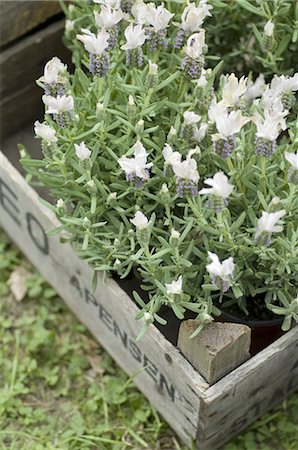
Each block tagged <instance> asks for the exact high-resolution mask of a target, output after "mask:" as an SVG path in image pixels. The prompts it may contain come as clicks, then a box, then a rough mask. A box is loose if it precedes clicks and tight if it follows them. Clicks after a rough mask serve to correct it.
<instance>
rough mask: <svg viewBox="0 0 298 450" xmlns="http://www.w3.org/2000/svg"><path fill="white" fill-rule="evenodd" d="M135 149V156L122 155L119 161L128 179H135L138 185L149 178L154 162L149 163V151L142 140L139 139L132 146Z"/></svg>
mask: <svg viewBox="0 0 298 450" xmlns="http://www.w3.org/2000/svg"><path fill="white" fill-rule="evenodd" d="M132 148H133V150H134V158H128V157H127V156H121V158H119V159H118V163H119V165H120V167H121V169H122V170H124V172H125V175H126V179H127V181H132V180H134V181H135V182H136V186H137V187H141V186H142V185H143V181H145V180H148V178H149V176H150V175H149V169H150V168H151V167H152V166H153V163H147V156H148V153H147V152H146V149H145V147H144V146H143V144H142V143H141V142H140V141H137V142H136V143H135V144H134V146H133V147H132Z"/></svg>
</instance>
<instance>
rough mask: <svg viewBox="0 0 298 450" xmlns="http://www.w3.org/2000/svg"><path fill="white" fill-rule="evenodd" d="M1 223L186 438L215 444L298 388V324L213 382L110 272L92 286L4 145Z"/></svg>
mask: <svg viewBox="0 0 298 450" xmlns="http://www.w3.org/2000/svg"><path fill="white" fill-rule="evenodd" d="M0 224H1V225H2V226H3V228H4V230H5V231H6V232H7V233H8V235H10V237H11V238H12V240H13V241H14V242H15V243H16V245H18V246H19V247H20V249H21V250H22V251H23V252H24V254H25V255H26V256H27V257H28V259H29V260H30V261H31V262H32V263H33V265H35V267H37V268H38V270H39V271H40V272H41V274H42V275H43V276H44V277H45V279H46V280H48V282H49V283H50V284H51V285H52V286H53V287H54V288H55V289H56V290H57V291H58V293H59V294H60V295H61V297H62V298H63V299H64V301H65V303H66V304H67V305H68V306H69V308H70V309H71V310H72V311H73V313H74V314H75V315H76V316H77V317H78V318H79V320H80V321H81V322H83V323H84V324H85V325H86V327H87V328H88V329H89V330H90V331H91V332H92V334H93V335H94V336H95V338H96V339H97V340H98V341H99V342H100V344H101V345H102V346H103V347H104V348H105V349H106V350H107V351H108V352H109V353H110V354H111V356H112V357H113V358H114V359H115V360H116V362H117V363H118V364H119V365H120V366H121V367H122V368H123V369H124V370H125V371H126V372H127V373H128V374H129V375H134V382H135V384H136V385H137V386H138V387H139V389H140V390H141V391H142V392H143V393H144V394H145V396H146V397H147V398H148V399H149V400H150V402H151V403H152V404H153V405H154V406H155V407H156V409H157V410H158V411H159V412H160V413H161V415H162V416H163V417H164V418H165V420H166V421H167V422H168V423H169V424H170V425H171V426H172V428H173V429H174V430H175V431H176V432H177V434H178V435H179V436H180V437H181V439H182V440H183V441H184V442H185V443H187V444H189V445H190V444H191V441H192V440H195V441H196V443H197V447H198V448H199V449H205V450H207V449H208V450H215V449H217V448H219V447H220V446H222V445H223V444H224V443H226V442H227V441H229V440H230V439H231V438H232V437H233V436H234V435H236V434H237V433H239V432H240V431H241V430H243V429H244V428H245V427H246V426H247V425H248V424H250V423H251V422H252V421H254V420H255V419H256V418H258V417H259V416H261V415H262V414H264V413H265V412H266V411H268V410H269V409H271V408H272V407H273V406H275V405H277V404H278V403H280V402H281V401H282V400H284V399H285V398H286V397H287V396H288V395H289V394H290V393H291V392H293V391H295V390H296V389H297V388H298V327H295V328H294V329H292V330H291V331H289V332H288V333H286V334H285V335H284V336H283V337H281V338H280V339H278V340H277V341H276V342H275V343H273V344H271V345H270V346H269V347H267V348H266V349H265V350H263V351H262V352H260V353H259V354H257V355H256V356H254V357H253V358H251V359H250V360H248V361H246V362H245V363H244V364H242V365H241V366H240V367H238V368H237V369H235V370H234V371H232V372H231V373H230V374H228V375H226V376H225V377H224V378H222V379H221V380H220V381H218V382H217V383H215V384H214V385H212V386H209V385H208V384H207V382H206V381H205V380H204V379H203V377H201V375H200V374H199V373H198V372H197V371H195V370H194V368H193V367H192V366H191V365H190V364H189V363H188V361H187V360H186V359H185V358H184V357H183V356H182V355H181V353H180V352H179V351H178V350H177V348H175V347H174V346H173V345H172V344H171V343H170V342H168V341H167V340H166V339H165V337H164V336H163V335H162V334H161V332H160V331H159V330H158V329H157V328H156V327H155V326H154V325H151V326H150V328H149V330H148V332H147V333H146V335H145V336H144V338H143V339H142V340H141V341H139V342H136V341H135V337H136V335H137V333H138V331H139V329H140V327H141V326H142V324H141V323H140V322H138V321H136V320H135V319H134V315H135V313H136V311H137V306H136V305H135V304H134V302H133V301H132V300H131V299H130V297H129V296H128V295H127V294H126V293H125V292H124V291H123V290H122V289H121V288H120V287H119V286H118V284H117V283H116V282H115V281H114V280H112V279H109V280H108V281H107V283H106V284H104V282H103V281H102V279H101V278H100V280H99V283H98V287H97V290H96V292H95V293H94V294H92V289H91V279H92V270H91V268H90V267H89V266H88V264H87V263H85V262H83V261H81V260H80V259H79V258H78V256H77V255H76V254H75V253H74V251H73V249H72V248H71V246H70V245H69V244H60V243H59V238H58V237H57V236H54V237H49V236H47V234H46V231H47V230H50V229H52V228H53V227H55V226H57V225H58V224H59V222H58V220H57V218H56V217H55V216H54V214H53V213H52V212H51V211H50V210H48V209H47V208H45V207H44V206H43V205H42V204H41V203H40V202H39V199H38V195H37V194H36V192H35V191H34V190H33V189H32V188H31V187H29V186H28V184H27V183H26V181H25V180H24V179H23V178H22V176H21V175H20V174H19V173H18V172H17V170H16V169H15V168H14V167H13V166H12V165H11V164H10V163H9V162H8V160H7V159H6V158H5V157H4V155H3V154H1V153H0Z"/></svg>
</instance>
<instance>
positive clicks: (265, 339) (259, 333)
mask: <svg viewBox="0 0 298 450" xmlns="http://www.w3.org/2000/svg"><path fill="white" fill-rule="evenodd" d="M216 320H218V321H220V322H233V323H242V324H244V325H247V326H248V327H249V328H250V329H251V346H250V353H251V355H252V356H253V355H255V354H256V353H258V352H259V351H261V350H263V349H264V348H265V347H267V346H268V345H270V344H271V343H272V342H274V341H275V340H276V339H278V338H279V337H280V336H282V335H283V334H284V333H285V332H284V331H283V330H282V329H281V326H282V322H283V317H276V318H274V319H270V320H249V319H245V318H244V317H241V316H238V315H236V314H231V313H229V312H226V311H223V310H222V313H221V316H219V317H217V319H216Z"/></svg>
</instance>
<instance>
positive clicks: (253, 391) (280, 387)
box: [197, 326, 298, 450]
mask: <svg viewBox="0 0 298 450" xmlns="http://www.w3.org/2000/svg"><path fill="white" fill-rule="evenodd" d="M296 390H298V326H296V327H294V328H293V329H292V330H291V331H289V332H288V333H286V334H285V335H283V336H282V337H280V338H279V339H278V340H277V341H275V342H274V343H273V344H271V345H270V346H268V347H267V348H266V349H264V350H262V351H261V352H260V353H258V354H257V355H255V356H254V357H253V358H251V359H250V360H248V361H246V362H245V363H244V364H242V365H241V366H240V367H238V368H237V369H235V370H234V371H233V372H231V373H229V374H228V375H226V376H225V377H224V378H223V379H221V380H220V381H219V382H217V383H216V384H214V385H213V386H211V387H210V388H209V389H208V390H207V391H205V393H204V394H203V400H202V401H201V405H202V407H201V410H200V421H199V428H198V435H197V441H198V448H200V449H204V450H205V449H208V450H209V449H210V450H212V449H216V448H218V447H219V443H222V444H224V443H225V442H227V440H228V439H231V438H232V437H233V436H235V435H237V434H238V433H239V432H240V431H241V430H243V429H245V428H246V427H247V426H248V425H249V424H250V423H251V422H253V421H254V420H256V419H257V418H258V417H260V416H261V415H263V414H264V413H265V412H267V411H269V410H270V409H272V408H273V407H274V406H276V405H277V404H279V403H281V402H282V401H283V400H284V399H286V398H287V396H288V395H289V394H290V393H292V392H295V391H296Z"/></svg>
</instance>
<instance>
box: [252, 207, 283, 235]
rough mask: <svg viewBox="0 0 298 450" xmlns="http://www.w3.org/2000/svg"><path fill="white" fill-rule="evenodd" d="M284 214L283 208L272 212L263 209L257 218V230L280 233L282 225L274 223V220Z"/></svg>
mask: <svg viewBox="0 0 298 450" xmlns="http://www.w3.org/2000/svg"><path fill="white" fill-rule="evenodd" d="M285 214H286V211H285V210H284V209H282V210H281V211H276V212H272V213H268V212H266V211H263V212H262V216H261V218H260V219H259V220H258V225H257V230H258V231H259V232H262V231H265V232H267V233H280V232H281V231H282V230H283V227H282V226H281V225H276V222H277V221H278V220H279V219H281V218H282V217H283V216H284V215H285Z"/></svg>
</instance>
